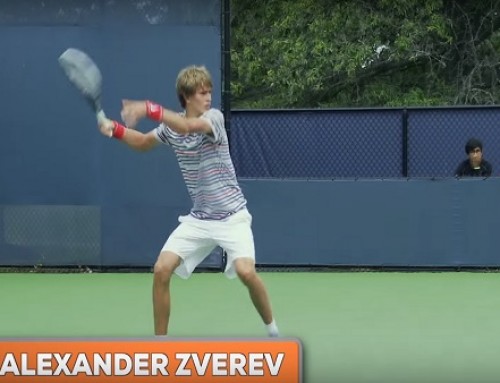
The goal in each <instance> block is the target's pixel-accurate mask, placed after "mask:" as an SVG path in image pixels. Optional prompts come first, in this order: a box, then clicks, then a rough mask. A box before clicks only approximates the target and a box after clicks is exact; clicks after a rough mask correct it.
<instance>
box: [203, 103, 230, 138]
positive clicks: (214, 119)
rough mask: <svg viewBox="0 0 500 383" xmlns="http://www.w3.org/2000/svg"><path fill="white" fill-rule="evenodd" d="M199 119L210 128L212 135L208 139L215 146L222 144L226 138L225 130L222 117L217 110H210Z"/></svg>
mask: <svg viewBox="0 0 500 383" xmlns="http://www.w3.org/2000/svg"><path fill="white" fill-rule="evenodd" d="M201 118H203V119H205V120H207V121H208V122H209V123H210V126H211V127H212V134H211V135H209V138H210V139H211V140H212V141H213V142H214V143H216V144H220V143H222V141H223V139H224V137H226V130H225V127H224V115H223V114H222V112H221V111H220V110H218V109H214V108H212V109H210V110H208V111H206V112H205V113H203V114H202V115H201Z"/></svg>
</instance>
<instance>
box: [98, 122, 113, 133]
mask: <svg viewBox="0 0 500 383" xmlns="http://www.w3.org/2000/svg"><path fill="white" fill-rule="evenodd" d="M98 126H99V130H100V132H101V133H102V134H103V135H105V136H106V137H113V129H114V128H115V124H114V122H113V121H112V120H109V119H107V118H104V119H100V120H99V121H98Z"/></svg>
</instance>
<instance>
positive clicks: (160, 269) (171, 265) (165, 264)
mask: <svg viewBox="0 0 500 383" xmlns="http://www.w3.org/2000/svg"><path fill="white" fill-rule="evenodd" d="M179 263H180V259H179V257H178V256H177V255H175V254H173V253H161V254H160V256H159V257H158V260H157V261H156V262H155V265H154V268H153V272H154V275H155V277H157V278H160V279H161V280H162V281H164V282H167V281H169V280H170V277H171V276H172V274H173V273H174V270H175V268H176V267H177V266H179Z"/></svg>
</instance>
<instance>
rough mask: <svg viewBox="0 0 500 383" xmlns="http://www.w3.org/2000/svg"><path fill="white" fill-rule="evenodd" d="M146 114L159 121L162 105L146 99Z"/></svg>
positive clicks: (161, 117)
mask: <svg viewBox="0 0 500 383" xmlns="http://www.w3.org/2000/svg"><path fill="white" fill-rule="evenodd" d="M146 115H147V116H148V118H150V119H151V120H154V121H158V122H161V121H162V120H163V106H161V105H160V104H156V103H154V102H151V101H146Z"/></svg>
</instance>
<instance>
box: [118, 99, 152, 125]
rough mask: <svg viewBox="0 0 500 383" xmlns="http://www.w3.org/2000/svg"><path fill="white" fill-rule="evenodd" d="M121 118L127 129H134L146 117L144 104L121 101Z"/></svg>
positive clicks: (143, 102)
mask: <svg viewBox="0 0 500 383" xmlns="http://www.w3.org/2000/svg"><path fill="white" fill-rule="evenodd" d="M121 117H122V121H123V122H124V123H125V125H126V126H127V128H130V129H134V128H135V127H136V126H137V124H138V123H139V121H140V120H141V119H143V118H144V117H146V102H145V101H134V100H122V111H121Z"/></svg>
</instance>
